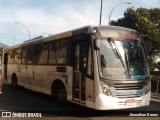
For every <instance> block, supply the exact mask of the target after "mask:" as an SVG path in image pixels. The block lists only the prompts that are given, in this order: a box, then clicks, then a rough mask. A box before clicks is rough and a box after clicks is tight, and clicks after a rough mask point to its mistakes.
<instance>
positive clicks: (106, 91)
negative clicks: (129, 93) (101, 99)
mask: <svg viewBox="0 0 160 120" xmlns="http://www.w3.org/2000/svg"><path fill="white" fill-rule="evenodd" d="M101 86H102V93H103V94H104V95H107V96H110V95H111V92H110V90H109V87H108V85H107V84H106V83H104V82H101Z"/></svg>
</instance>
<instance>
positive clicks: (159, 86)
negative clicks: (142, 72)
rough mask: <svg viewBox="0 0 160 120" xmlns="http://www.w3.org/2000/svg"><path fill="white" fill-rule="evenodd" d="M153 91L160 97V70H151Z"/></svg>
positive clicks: (153, 94) (154, 94) (155, 95)
mask: <svg viewBox="0 0 160 120" xmlns="http://www.w3.org/2000/svg"><path fill="white" fill-rule="evenodd" d="M151 93H152V96H154V97H157V98H159V99H160V71H151Z"/></svg>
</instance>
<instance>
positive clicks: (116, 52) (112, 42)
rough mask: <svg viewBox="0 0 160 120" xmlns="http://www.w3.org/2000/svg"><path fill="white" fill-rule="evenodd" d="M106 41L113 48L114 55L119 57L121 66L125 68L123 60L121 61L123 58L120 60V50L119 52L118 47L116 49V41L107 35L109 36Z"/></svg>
mask: <svg viewBox="0 0 160 120" xmlns="http://www.w3.org/2000/svg"><path fill="white" fill-rule="evenodd" d="M108 43H109V45H110V47H111V49H112V50H113V52H114V54H115V56H116V57H117V58H118V59H120V61H121V63H122V65H123V67H124V68H125V65H124V62H123V60H122V56H121V54H120V52H119V49H118V47H117V45H116V43H115V42H114V40H113V38H111V37H109V38H108Z"/></svg>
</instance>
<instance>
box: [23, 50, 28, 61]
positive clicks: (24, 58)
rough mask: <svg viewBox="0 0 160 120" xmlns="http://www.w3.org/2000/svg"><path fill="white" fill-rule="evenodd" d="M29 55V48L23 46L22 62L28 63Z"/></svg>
mask: <svg viewBox="0 0 160 120" xmlns="http://www.w3.org/2000/svg"><path fill="white" fill-rule="evenodd" d="M27 55H28V51H27V48H26V47H23V49H22V64H27Z"/></svg>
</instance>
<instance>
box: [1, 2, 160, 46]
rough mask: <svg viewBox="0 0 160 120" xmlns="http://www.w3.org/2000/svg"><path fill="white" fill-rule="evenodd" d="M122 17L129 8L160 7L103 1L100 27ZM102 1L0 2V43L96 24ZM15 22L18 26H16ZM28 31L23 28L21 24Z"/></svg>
mask: <svg viewBox="0 0 160 120" xmlns="http://www.w3.org/2000/svg"><path fill="white" fill-rule="evenodd" d="M122 2H130V3H131V4H126V3H125V4H121V5H119V6H117V7H116V8H115V9H114V11H113V13H112V15H111V20H116V19H118V18H121V17H122V16H123V14H124V12H125V11H126V10H127V8H129V7H134V8H135V9H136V8H139V7H144V8H155V7H160V0H103V9H102V25H108V19H109V14H110V12H111V10H112V9H113V7H114V6H115V5H117V4H119V3H122ZM100 3H101V0H0V42H1V43H3V44H6V45H9V46H11V45H15V44H20V43H23V41H25V40H28V39H29V33H30V38H35V37H38V36H41V35H54V34H57V33H61V32H65V31H68V30H71V29H75V28H79V27H83V26H86V25H98V24H99V16H100ZM15 21H17V22H18V23H15ZM22 24H23V25H24V26H25V27H26V28H27V29H28V31H29V33H28V31H27V29H26V28H25V27H24V26H23V25H22Z"/></svg>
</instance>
